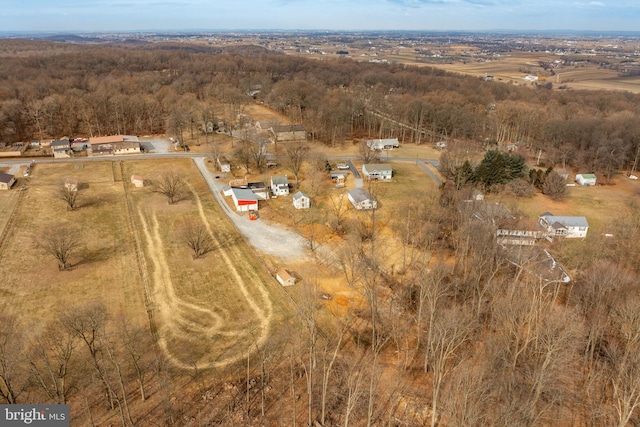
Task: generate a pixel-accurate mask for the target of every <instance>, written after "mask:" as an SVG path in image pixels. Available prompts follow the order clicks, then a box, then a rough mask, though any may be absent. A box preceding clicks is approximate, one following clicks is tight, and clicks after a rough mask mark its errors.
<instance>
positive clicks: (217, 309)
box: [139, 190, 273, 369]
mask: <svg viewBox="0 0 640 427" xmlns="http://www.w3.org/2000/svg"><path fill="white" fill-rule="evenodd" d="M191 191H192V194H193V197H194V200H196V203H197V206H198V210H199V215H200V218H201V220H202V222H203V223H204V224H205V226H206V228H207V230H208V232H209V234H210V235H211V237H212V238H213V240H214V242H215V244H216V245H217V246H220V243H221V242H220V241H219V239H218V236H216V234H215V233H214V232H213V229H212V227H211V224H210V223H209V222H208V220H207V217H206V215H205V212H204V209H203V207H202V203H201V200H200V198H199V196H198V195H197V193H195V192H194V191H193V190H191ZM139 217H140V224H141V226H142V235H143V236H144V240H145V242H146V247H147V255H148V257H149V260H150V262H151V263H152V264H153V267H154V268H153V277H152V283H153V286H152V287H153V291H152V292H153V301H154V306H155V308H156V313H157V314H158V316H159V319H158V322H157V327H158V336H159V340H158V344H159V346H160V348H161V349H162V350H163V351H164V353H165V354H166V357H167V359H168V360H169V361H170V362H171V363H172V364H173V365H175V366H176V367H179V368H183V369H207V368H223V367H225V366H228V365H229V364H232V363H235V362H237V361H238V360H240V359H242V358H243V357H245V356H246V353H245V352H244V351H240V352H238V351H235V352H231V353H232V354H228V355H227V353H228V352H229V351H228V350H229V349H228V348H219V347H216V346H218V345H219V344H218V343H219V342H225V340H222V339H221V338H224V337H234V338H235V340H233V341H234V342H235V341H245V340H246V342H253V346H254V347H255V348H259V347H260V346H262V344H264V342H265V340H266V339H267V337H268V335H269V332H270V327H271V319H272V317H273V305H272V302H271V300H270V298H269V294H268V293H267V291H266V290H265V289H264V287H263V286H261V281H260V278H259V277H257V276H256V275H255V274H254V273H251V272H247V271H244V277H245V279H243V275H241V274H240V272H239V271H238V269H237V267H236V265H235V264H234V262H233V261H232V259H231V257H230V256H229V255H228V254H227V253H226V252H225V251H223V250H221V251H218V252H217V253H216V256H220V257H221V258H222V259H223V260H224V264H225V268H226V269H227V270H228V271H229V272H230V273H231V276H232V277H233V279H234V283H233V284H231V286H233V288H234V289H237V290H238V291H239V293H240V294H241V295H242V298H243V299H244V301H246V304H247V307H248V308H249V310H248V312H247V315H249V313H252V316H253V317H254V318H253V319H251V320H252V324H254V325H255V326H254V327H252V328H250V329H248V328H246V325H237V324H234V323H233V322H231V321H230V320H229V313H228V311H227V310H226V309H225V308H224V307H222V305H221V304H220V303H214V304H207V305H206V306H204V305H203V304H198V303H196V302H189V301H187V300H186V299H185V298H182V297H181V296H180V295H178V293H177V292H176V288H175V285H174V283H173V281H172V279H171V271H170V268H169V264H168V262H167V259H166V256H165V253H166V252H165V249H164V244H163V241H162V236H161V234H160V224H159V223H158V220H157V217H156V214H155V213H154V212H146V213H145V212H139ZM227 286H229V284H227ZM175 339H178V340H179V342H180V343H181V344H182V345H184V344H185V343H186V344H189V343H191V344H193V346H194V348H199V349H202V347H203V346H205V347H206V346H207V343H211V348H215V349H216V350H218V353H219V354H224V355H225V356H223V357H218V358H216V359H215V360H209V358H210V357H213V355H211V354H208V357H205V356H202V357H200V358H199V359H198V360H196V361H186V360H184V358H183V357H181V356H180V355H178V352H177V351H175V350H174V349H173V347H172V345H171V344H170V342H171V341H174V340H175ZM203 353H205V354H207V353H208V352H206V351H204V352H203ZM203 359H204V360H203Z"/></svg>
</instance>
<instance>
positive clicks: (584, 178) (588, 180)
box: [576, 173, 596, 187]
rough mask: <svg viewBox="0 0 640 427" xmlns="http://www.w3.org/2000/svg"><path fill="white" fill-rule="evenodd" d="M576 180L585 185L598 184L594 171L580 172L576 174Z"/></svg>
mask: <svg viewBox="0 0 640 427" xmlns="http://www.w3.org/2000/svg"><path fill="white" fill-rule="evenodd" d="M576 182H577V183H578V184H580V185H582V186H584V187H590V186H592V185H596V176H595V175H594V174H592V173H579V174H577V175H576Z"/></svg>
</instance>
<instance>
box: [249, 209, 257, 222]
mask: <svg viewBox="0 0 640 427" xmlns="http://www.w3.org/2000/svg"><path fill="white" fill-rule="evenodd" d="M249 219H250V220H251V221H255V220H256V219H258V212H256V211H254V210H250V211H249Z"/></svg>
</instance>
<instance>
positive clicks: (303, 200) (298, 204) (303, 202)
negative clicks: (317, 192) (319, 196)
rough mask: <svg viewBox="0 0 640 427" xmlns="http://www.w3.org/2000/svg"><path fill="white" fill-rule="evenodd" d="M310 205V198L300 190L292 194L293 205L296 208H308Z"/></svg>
mask: <svg viewBox="0 0 640 427" xmlns="http://www.w3.org/2000/svg"><path fill="white" fill-rule="evenodd" d="M309 206H311V199H309V196H307V195H306V194H304V193H303V192H302V191H298V192H297V193H296V194H294V195H293V207H294V208H296V209H309Z"/></svg>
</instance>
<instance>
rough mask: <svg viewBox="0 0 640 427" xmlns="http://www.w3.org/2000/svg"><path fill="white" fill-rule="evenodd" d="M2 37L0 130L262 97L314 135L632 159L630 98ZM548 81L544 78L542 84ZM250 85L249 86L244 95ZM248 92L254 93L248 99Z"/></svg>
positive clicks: (89, 130)
mask: <svg viewBox="0 0 640 427" xmlns="http://www.w3.org/2000/svg"><path fill="white" fill-rule="evenodd" d="M14 43H17V44H18V45H19V44H20V42H19V41H12V40H5V41H3V42H2V45H3V46H2V49H0V51H1V52H3V58H2V61H1V62H0V140H2V141H4V142H15V141H21V140H29V139H34V138H44V137H60V136H62V135H77V134H78V135H105V134H113V133H131V134H143V133H158V132H167V133H171V134H173V135H177V134H179V133H180V131H182V130H184V129H186V128H187V126H188V128H189V129H190V130H192V129H194V127H195V129H196V130H197V131H199V129H202V126H203V124H204V123H206V122H207V121H212V120H214V119H223V120H225V121H226V122H227V123H228V125H232V124H233V123H235V122H236V121H237V120H238V116H237V115H238V113H239V112H240V111H241V110H242V106H243V105H246V104H247V103H251V102H256V101H258V102H264V103H266V104H267V105H268V106H270V107H271V108H273V109H275V110H277V111H279V112H281V113H284V114H286V115H287V116H288V117H289V118H290V120H291V121H293V122H296V123H303V124H305V126H306V127H307V129H308V130H309V133H310V135H311V138H312V139H314V140H317V141H320V142H322V143H327V144H336V143H341V142H343V141H344V140H347V139H351V138H354V137H374V138H375V137H387V136H397V137H399V138H400V139H401V140H403V141H404V142H413V143H418V144H419V143H423V142H429V143H431V142H433V141H435V140H439V139H441V138H446V137H450V138H457V139H468V140H473V141H477V143H478V144H481V145H484V144H490V143H497V144H503V143H504V144H507V143H513V144H515V143H524V144H528V145H530V146H531V147H533V148H535V149H543V150H545V151H546V152H547V153H548V154H549V160H550V162H551V163H558V164H563V165H564V166H566V165H567V164H568V165H572V166H574V167H577V168H580V169H584V170H589V171H595V172H603V173H605V174H606V175H607V176H610V175H611V174H612V173H614V172H615V171H616V170H619V169H621V168H623V169H624V168H628V167H629V166H630V164H631V163H632V162H633V161H635V160H636V159H637V153H638V152H639V147H640V142H639V141H640V124H639V122H638V120H636V118H637V116H638V114H639V113H640V111H639V110H640V107H639V105H640V103H639V102H638V100H639V96H638V95H633V94H630V93H625V92H595V91H587V92H584V91H583V92H578V91H562V92H556V91H552V90H548V85H547V86H544V87H543V86H540V88H539V89H533V88H525V87H519V86H514V85H508V84H503V83H500V82H484V81H480V80H478V79H475V78H470V77H462V76H457V75H452V74H448V73H445V72H443V71H441V70H437V69H434V68H430V67H413V66H404V65H396V64H373V63H357V62H354V61H351V60H344V59H341V60H336V61H314V60H308V59H302V58H297V57H291V56H286V55H282V54H277V53H273V52H269V51H266V50H264V49H262V48H258V47H235V48H227V49H221V48H209V47H206V46H188V45H187V46H185V45H182V44H181V45H161V44H147V45H138V46H135V47H125V46H116V45H101V46H100V47H94V46H88V45H78V46H77V48H76V50H75V51H66V50H62V48H61V47H60V46H64V47H65V48H66V49H70V48H69V47H68V46H69V45H60V44H53V43H44V42H42V43H41V44H37V43H36V46H34V44H33V43H35V42H29V43H27V44H26V45H25V46H23V48H24V49H25V50H26V51H27V52H32V51H33V50H34V49H37V46H39V47H40V48H41V49H42V50H43V51H46V50H51V52H49V54H46V55H45V54H42V53H41V54H21V53H23V52H21V51H19V49H16V53H15V54H12V53H11V49H10V48H9V46H11V45H12V44H14ZM545 88H546V89H545ZM248 93H252V95H253V96H249V95H248ZM254 98H255V99H254Z"/></svg>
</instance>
